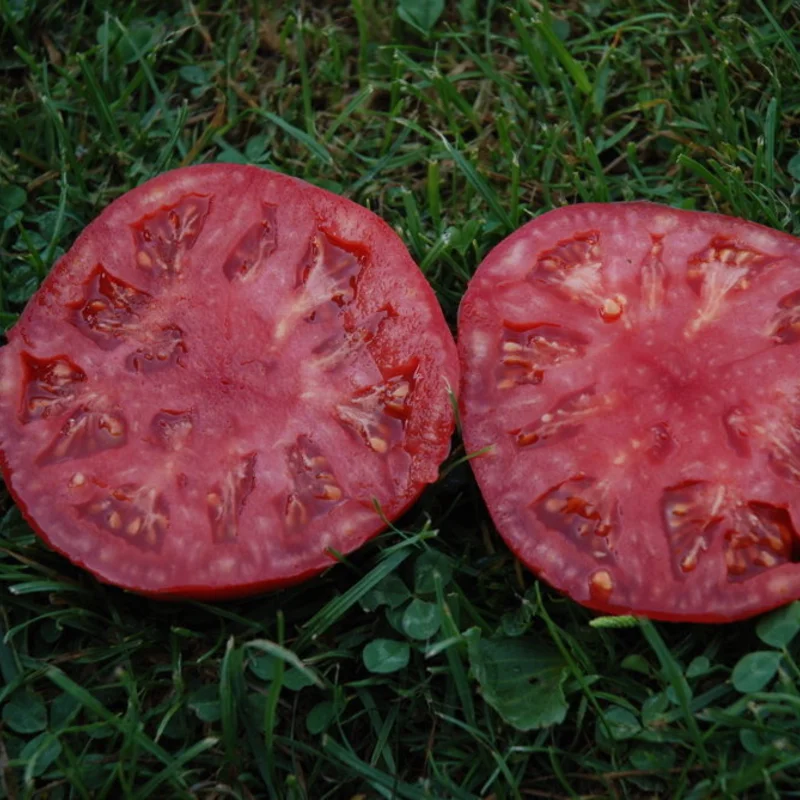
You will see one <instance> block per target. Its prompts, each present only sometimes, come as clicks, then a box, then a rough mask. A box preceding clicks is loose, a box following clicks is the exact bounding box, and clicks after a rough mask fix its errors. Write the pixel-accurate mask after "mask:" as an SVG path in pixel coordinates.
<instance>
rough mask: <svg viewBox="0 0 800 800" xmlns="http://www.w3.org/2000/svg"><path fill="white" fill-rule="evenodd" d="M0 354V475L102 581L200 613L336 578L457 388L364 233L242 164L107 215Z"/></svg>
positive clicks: (365, 221)
mask: <svg viewBox="0 0 800 800" xmlns="http://www.w3.org/2000/svg"><path fill="white" fill-rule="evenodd" d="M8 339H9V343H8V345H7V346H6V347H4V348H3V349H2V350H0V375H1V376H2V378H0V450H2V455H3V462H4V463H3V473H4V476H5V479H6V483H7V485H8V486H9V488H10V490H11V492H12V494H13V496H14V497H15V499H16V500H17V502H18V503H19V505H20V507H21V508H22V510H23V512H24V514H25V516H26V517H27V519H28V521H29V522H30V523H31V525H32V526H33V527H34V528H35V529H36V530H37V531H38V532H39V533H40V534H41V536H42V537H43V538H44V539H45V540H46V541H47V542H49V543H50V544H51V545H52V546H53V547H54V548H55V549H57V550H59V551H61V552H62V553H64V554H65V555H66V556H68V557H69V558H70V559H71V560H72V561H74V562H75V563H77V564H79V565H81V566H83V567H86V568H87V569H89V570H90V571H91V572H93V573H94V574H95V575H96V576H98V577H99V578H100V579H101V580H104V581H108V582H111V583H115V584H118V585H120V586H123V587H126V588H130V589H134V590H137V591H141V592H144V593H149V594H164V595H172V596H180V597H201V598H202V597H205V598H220V597H225V596H237V595H243V594H248V593H252V592H256V591H260V590H263V589H268V588H272V587H276V586H280V585H283V584H286V583H290V582H293V581H296V580H299V579H302V578H304V577H306V576H308V575H311V574H313V573H315V572H318V571H319V570H321V569H323V568H325V567H327V566H330V565H331V564H333V563H334V560H333V558H332V556H331V555H330V549H333V550H336V551H339V552H343V553H347V552H350V551H352V550H353V549H355V548H356V547H358V546H359V545H361V544H362V543H363V542H364V541H365V540H366V539H368V538H370V537H371V536H373V535H375V534H376V533H378V532H379V531H380V530H381V529H383V528H384V527H385V521H384V520H383V519H382V518H381V516H380V514H379V513H378V512H377V511H376V509H375V506H374V501H377V502H378V503H379V504H380V508H381V510H382V513H383V514H385V516H386V517H387V518H388V519H394V518H396V517H397V516H398V515H399V514H400V513H401V512H402V511H404V510H405V509H406V508H407V507H408V506H409V505H410V504H411V503H412V502H413V501H414V499H415V498H416V497H417V496H418V495H419V493H420V491H421V490H422V488H423V487H424V486H425V484H427V483H430V482H432V481H434V480H435V479H436V477H437V475H438V466H439V464H440V463H441V461H442V460H443V459H444V458H445V456H446V455H447V452H448V448H449V439H450V434H451V432H452V426H453V414H452V410H451V407H450V403H449V397H448V387H449V386H451V385H452V386H453V387H454V388H456V387H457V382H458V367H457V358H456V352H455V345H454V343H453V340H452V337H451V335H450V332H449V330H448V328H447V326H446V324H445V321H444V318H443V316H442V313H441V310H440V309H439V307H438V305H437V302H436V298H435V296H434V294H433V292H432V291H431V289H430V287H429V286H428V284H427V283H426V281H425V279H424V277H423V275H422V274H421V273H420V271H419V270H418V269H417V267H416V266H415V264H414V263H413V261H412V260H411V258H410V256H409V254H408V252H407V251H406V249H405V248H404V246H403V244H402V243H401V241H400V239H399V238H398V237H397V236H396V235H395V234H394V233H393V232H392V230H391V229H390V228H389V227H388V226H387V225H386V224H385V223H384V222H382V221H381V220H380V219H379V218H378V217H376V216H375V215H374V214H372V213H371V212H369V211H367V210H366V209H364V208H362V207H361V206H358V205H356V204H355V203H352V202H350V201H348V200H345V199H342V198H340V197H337V196H335V195H333V194H330V193H328V192H325V191H323V190H321V189H317V188H314V187H312V186H309V185H308V184H305V183H303V182H301V181H298V180H294V179H292V178H288V177H286V176H283V175H278V174H275V173H272V172H268V171H266V170H261V169H257V168H253V167H240V166H229V165H215V166H202V167H194V168H189V169H181V170H176V171H174V172H171V173H167V174H165V175H162V176H160V177H158V178H156V179H155V180H152V181H150V182H148V183H146V184H144V185H143V186H140V187H138V188H137V189H134V190H133V191H131V192H129V193H128V194H126V195H124V196H123V197H122V198H120V199H119V200H117V201H116V202H115V203H113V204H112V205H111V206H110V207H109V208H108V209H106V210H105V211H104V212H103V213H102V214H101V215H100V217H98V218H97V219H96V220H95V221H94V222H93V223H92V224H91V225H90V226H89V227H88V228H87V229H86V231H85V232H84V233H83V234H82V235H81V236H80V238H79V239H78V240H77V242H76V243H75V245H74V247H73V248H72V249H71V250H70V251H69V253H68V254H67V255H66V256H65V257H64V258H63V259H62V260H61V261H60V262H59V263H58V264H57V265H56V267H55V268H54V269H53V271H52V273H51V274H50V275H49V277H48V278H47V280H46V281H45V282H44V284H43V285H42V287H41V289H40V290H39V291H38V292H37V294H36V295H35V296H34V297H33V299H32V300H31V302H30V303H29V305H28V306H27V308H26V309H25V312H24V313H23V315H22V317H21V319H20V321H19V323H18V324H17V325H16V326H15V327H14V328H13V329H12V330H11V331H10V333H9V336H8Z"/></svg>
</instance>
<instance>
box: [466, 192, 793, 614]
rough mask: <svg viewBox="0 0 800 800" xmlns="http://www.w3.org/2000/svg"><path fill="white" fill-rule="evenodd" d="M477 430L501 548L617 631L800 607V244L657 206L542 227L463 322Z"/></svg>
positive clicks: (471, 300) (548, 220) (505, 250)
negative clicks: (630, 624)
mask: <svg viewBox="0 0 800 800" xmlns="http://www.w3.org/2000/svg"><path fill="white" fill-rule="evenodd" d="M459 351H460V358H461V364H462V393H461V411H462V415H463V426H464V439H465V442H466V444H467V447H468V449H469V450H470V451H478V450H480V449H482V448H487V447H488V448H489V452H487V453H486V454H484V455H481V456H478V457H476V458H474V459H473V460H472V462H471V463H472V467H473V469H474V471H475V474H476V476H477V479H478V482H479V484H480V487H481V489H482V492H483V496H484V498H485V499H486V503H487V505H488V507H489V510H490V512H491V514H492V516H493V518H494V521H495V523H496V525H497V528H498V530H499V532H500V533H501V535H502V536H503V537H504V538H505V539H506V541H507V542H508V544H509V546H510V547H511V548H512V550H513V551H514V552H515V553H516V554H517V555H518V556H519V558H520V559H521V560H522V561H523V562H524V563H525V564H526V565H528V566H529V567H530V568H531V569H532V570H533V571H534V572H536V573H537V574H538V575H540V576H541V577H542V578H544V579H545V580H546V581H548V582H549V583H551V584H552V585H553V586H555V587H556V588H558V589H559V590H561V591H563V592H565V593H567V594H568V595H569V596H571V597H572V598H573V599H575V600H577V601H578V602H580V603H583V604H585V605H587V606H590V607H592V608H595V609H598V610H601V611H605V612H612V613H626V612H627V613H636V614H642V615H647V616H650V617H654V618H660V619H672V620H695V621H722V620H733V619H739V618H742V617H746V616H749V615H752V614H756V613H758V612H761V611H764V610H767V609H770V608H773V607H775V606H778V605H780V604H782V603H785V602H787V601H789V600H793V599H796V598H798V597H800V566H799V565H798V561H800V541H798V534H797V528H796V526H797V521H798V519H800V241H798V240H797V239H794V238H792V237H790V236H788V235H785V234H781V233H778V232H776V231H774V230H770V229H767V228H764V227H761V226H758V225H754V224H752V223H749V222H745V221H742V220H739V219H733V218H729V217H723V216H718V215H713V214H703V213H697V212H686V211H677V210H674V209H671V208H665V207H661V206H657V205H651V204H647V203H622V204H608V205H602V204H600V205H595V204H587V205H577V206H573V207H570V208H563V209H559V210H557V211H553V212H551V213H548V214H545V215H543V216H541V217H540V218H538V219H536V220H534V221H533V222H530V223H528V224H527V225H525V226H524V227H523V228H521V229H520V230H518V231H517V232H516V233H514V234H513V235H512V236H510V237H508V238H507V239H506V240H505V241H503V242H502V243H501V244H500V245H499V246H498V247H497V248H495V249H494V250H493V251H492V252H491V253H490V254H489V256H488V257H487V258H486V260H485V261H484V262H483V263H482V264H481V266H480V267H479V269H478V271H477V273H476V274H475V277H474V279H473V280H472V282H471V284H470V286H469V288H468V290H467V293H466V295H465V297H464V299H463V302H462V305H461V309H460V315H459Z"/></svg>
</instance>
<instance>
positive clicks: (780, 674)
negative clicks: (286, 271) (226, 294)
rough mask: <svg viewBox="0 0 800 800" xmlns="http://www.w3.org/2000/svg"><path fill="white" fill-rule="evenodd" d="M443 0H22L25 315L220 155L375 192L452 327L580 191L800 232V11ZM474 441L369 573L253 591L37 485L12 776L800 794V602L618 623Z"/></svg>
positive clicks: (4, 62) (5, 246) (12, 216)
mask: <svg viewBox="0 0 800 800" xmlns="http://www.w3.org/2000/svg"><path fill="white" fill-rule="evenodd" d="M441 3H442V0H438V1H437V0H428V1H427V2H426V0H351V2H327V3H325V2H321V3H314V2H303V1H300V0H299V1H298V2H292V3H288V2H287V3H282V2H280V0H271V1H270V0H267V2H263V0H262V1H261V2H259V0H251V2H244V1H242V2H239V3H234V2H224V3H220V4H217V3H211V2H208V0H198V2H195V3H192V2H190V1H189V0H186V2H184V3H183V4H180V3H174V4H173V3H167V2H162V3H153V2H128V3H122V2H120V3H114V4H110V3H107V2H96V3H76V2H71V3H64V2H61V3H59V2H53V1H52V0H50V1H49V2H39V0H0V317H1V318H2V319H0V322H2V324H3V326H4V327H5V328H8V327H10V326H11V325H12V324H13V323H14V321H15V319H16V317H17V315H18V314H19V312H20V310H21V309H22V307H23V306H24V304H25V302H26V300H27V299H28V298H29V297H30V295H31V294H32V293H33V291H35V289H36V287H37V285H38V283H39V282H40V281H41V279H42V278H43V277H44V276H45V275H46V274H47V272H48V270H49V269H50V267H51V266H52V264H53V263H54V262H55V261H56V260H57V259H58V257H59V256H60V255H61V254H62V253H64V252H65V251H66V250H67V249H68V248H69V247H70V245H71V243H72V242H73V240H74V239H75V237H76V235H77V233H78V232H79V231H80V230H81V229H82V228H83V227H84V226H85V225H86V224H87V223H88V222H89V221H90V220H92V219H93V218H94V217H95V216H96V215H97V214H98V213H99V212H100V211H101V209H102V208H103V207H104V206H105V205H106V204H108V203H109V202H110V201H111V200H113V199H114V198H116V197H118V196H119V195H120V194H121V193H123V192H124V191H126V190H128V189H130V188H132V187H133V186H136V185H137V184H139V183H141V182H142V181H144V180H146V179H147V178H149V177H151V176H153V175H155V174H157V173H159V172H161V171H163V170H166V169H169V168H172V167H177V166H180V165H186V164H198V163H204V162H214V161H234V162H240V163H245V162H247V163H253V164H258V165H262V166H265V167H269V168H272V169H276V170H280V171H283V172H287V173H290V174H292V175H295V176H297V177H300V178H304V179H306V180H308V181H310V182H312V183H315V184H317V185H319V186H323V187H325V188H327V189H330V190H332V191H335V192H338V193H341V194H343V195H344V196H346V197H349V198H351V199H352V200H354V201H356V202H358V203H361V204H363V205H365V206H367V207H369V208H371V209H372V210H373V211H375V212H376V213H378V214H380V215H381V216H382V217H383V218H384V219H386V220H387V221H388V222H389V223H390V224H391V225H392V226H393V227H394V228H395V230H397V232H398V233H399V234H400V235H401V236H402V238H403V239H404V241H405V243H406V244H407V246H408V248H409V250H410V251H411V253H412V255H413V257H414V258H415V260H416V261H417V263H419V264H420V266H421V268H422V270H423V271H424V272H425V274H426V276H427V278H428V279H429V281H430V282H431V284H432V285H433V287H434V288H435V290H436V292H437V294H438V296H439V298H440V301H441V304H442V306H443V308H444V310H445V313H446V315H447V318H448V321H449V322H450V323H451V324H453V327H454V323H455V313H456V309H457V306H458V302H459V299H460V297H461V295H462V293H463V291H464V288H465V285H466V283H467V281H468V279H469V277H470V275H471V274H472V272H473V271H474V270H475V268H476V267H477V265H478V264H479V263H480V261H481V259H482V258H483V256H484V255H485V254H486V253H487V252H488V250H489V249H490V248H491V247H492V246H493V245H495V244H496V243H497V242H498V241H499V240H500V239H502V238H503V237H504V236H506V235H507V234H508V233H510V232H511V231H512V230H513V229H515V228H516V227H518V226H519V225H521V224H522V223H524V222H525V221H527V220H529V219H531V218H532V217H533V216H535V215H537V214H539V213H541V212H543V211H545V210H548V209H550V208H553V207H555V206H560V205H563V204H566V203H574V202H579V201H587V200H595V201H606V200H627V199H634V198H641V199H647V200H653V201H657V202H661V203H667V204H670V205H675V206H679V207H682V208H687V209H704V210H712V211H720V212H723V213H728V214H734V215H739V216H743V217H747V218H750V219H752V220H754V221H756V222H760V223H762V224H765V225H769V226H772V227H775V228H778V229H781V230H784V231H787V232H790V233H795V234H800V216H798V214H797V212H796V208H797V205H796V204H797V201H798V195H800V11H798V8H797V5H796V4H795V3H792V2H790V0H741V2H739V1H738V0H728V1H727V2H725V1H724V0H723V2H711V1H710V0H696V1H695V2H692V3H691V4H684V3H680V2H670V1H669V0H624V2H618V3H615V2H610V0H587V2H569V3H563V4H562V3H556V2H552V3H551V4H550V9H549V11H548V10H547V8H546V5H545V6H544V7H543V5H542V4H541V3H539V2H534V1H533V0H508V2H502V3H501V2H492V0H489V1H488V2H480V1H479V0H459V1H458V2H455V0H453V1H452V2H451V1H448V2H447V3H446V8H445V9H444V10H443V13H441V14H439V5H441ZM104 6H108V10H107V11H106V10H104ZM464 455H465V454H464V452H463V448H462V447H460V446H459V444H458V441H456V442H455V443H454V449H453V453H452V456H451V459H450V460H449V462H448V463H447V464H446V465H445V466H444V467H443V470H442V475H441V478H440V480H439V481H438V482H437V483H436V484H435V485H433V486H432V487H430V488H429V489H428V490H427V491H426V493H425V494H424V495H423V497H422V498H421V499H420V501H419V502H418V503H417V504H416V505H415V506H414V508H413V509H412V510H411V511H410V512H409V513H408V514H407V515H406V516H405V517H403V518H402V519H401V520H399V521H398V523H397V524H398V527H397V528H392V529H391V530H389V531H388V532H386V533H385V534H383V535H382V536H380V537H378V539H377V540H375V541H374V542H373V543H371V544H370V545H368V546H367V547H365V548H364V549H363V550H362V551H360V552H359V553H357V554H355V555H353V556H352V557H350V558H349V559H347V561H346V563H343V564H341V565H339V566H337V567H336V568H334V569H331V570H330V571H329V572H327V573H326V574H324V575H323V576H321V577H319V578H317V579H315V580H312V581H310V582H308V583H306V584H304V585H302V586H299V587H296V588H294V589H290V590H286V591H282V592H278V593H275V594H272V595H268V596H264V597H260V598H256V599H252V600H249V601H240V602H233V603H227V604H220V605H210V604H200V603H180V604H160V603H156V602H153V601H149V600H145V599H142V598H139V597H137V596H134V595H130V594H126V593H123V592H121V591H118V590H115V589H113V588H110V587H107V586H103V585H99V584H98V583H96V582H94V581H93V580H92V579H90V578H89V577H88V576H87V575H85V574H83V573H82V572H80V571H79V570H77V569H75V568H73V567H71V566H70V565H69V564H68V563H67V562H65V561H64V560H63V559H61V558H59V557H58V556H56V555H54V554H53V553H51V552H50V551H48V550H47V549H46V548H45V547H44V546H43V545H41V544H39V542H38V541H37V539H36V538H35V537H34V535H33V534H32V533H31V531H30V529H29V528H28V527H27V526H26V524H25V523H24V522H23V521H22V519H21V516H20V514H19V512H18V511H17V510H16V508H15V507H14V506H13V505H12V504H11V502H10V500H9V498H8V496H7V494H6V493H5V491H4V490H3V491H2V496H0V520H1V521H0V615H1V616H0V629H2V633H3V634H4V637H3V638H0V673H2V684H3V686H2V688H1V689H0V707H2V711H1V713H0V797H7V798H14V799H15V800H16V799H17V798H29V797H31V798H33V797H37V798H47V800H60V799H61V798H110V799H111V800H116V798H149V797H152V798H203V799H204V800H212V798H213V799H214V800H217V798H220V799H221V798H241V799H242V800H250V798H286V799H287V800H289V799H291V800H299V799H300V798H309V799H310V800H321V799H322V798H353V800H355V799H356V798H358V799H359V800H362V799H363V800H367V799H368V798H369V799H370V800H371V798H407V799H408V800H418V799H419V800H422V799H423V798H457V799H458V800H461V799H462V798H463V799H464V800H467V798H486V799H488V798H493V800H512V799H515V800H519V799H520V798H537V797H540V798H554V799H555V798H565V800H566V799H567V798H572V799H573V800H574V798H614V799H616V798H641V797H675V798H721V797H732V798H746V797H752V798H770V797H772V798H779V797H780V798H789V797H794V796H800V789H797V788H795V787H796V786H797V782H798V779H800V668H799V667H798V663H797V660H798V659H797V657H798V654H799V653H800V637H797V639H796V640H793V637H794V635H795V634H796V633H797V632H798V631H800V605H798V604H795V605H794V606H790V607H788V608H787V609H785V610H782V611H780V612H777V613H774V614H772V615H769V616H767V617H764V618H762V619H755V620H751V621H747V622H741V623H737V624H732V625H727V626H723V625H717V626H710V625H705V626H700V625H688V624H681V625H676V624H662V623H658V624H654V623H649V622H647V621H637V620H635V619H632V618H599V619H598V618H596V617H595V615H593V614H591V613H589V612H588V611H586V610H584V609H583V608H581V607H580V606H577V605H576V604H574V603H573V602H571V601H569V600H567V599H565V598H563V597H560V596H558V595H557V594H556V593H554V592H552V591H551V590H550V589H549V588H548V587H547V586H546V585H544V584H542V583H540V582H537V581H536V580H535V579H534V578H533V576H532V575H531V574H530V573H528V572H527V571H525V570H524V569H523V568H521V567H520V565H519V564H518V563H516V562H515V560H514V558H513V557H512V556H511V554H510V553H509V551H508V549H507V548H506V547H505V545H504V544H503V542H502V540H501V539H500V538H499V537H498V536H497V534H496V532H495V531H494V529H493V527H492V524H491V522H490V520H489V517H488V515H487V513H486V511H485V509H484V507H483V505H482V501H481V498H480V495H479V493H478V490H477V488H476V485H475V483H474V480H473V479H472V477H471V474H470V471H469V466H468V464H467V463H466V462H465V459H464Z"/></svg>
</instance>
